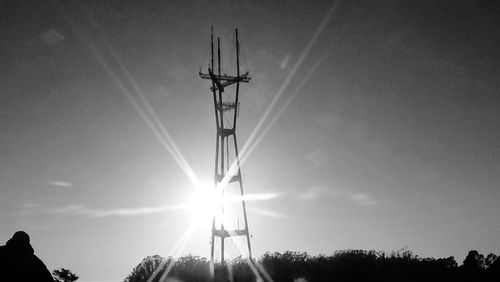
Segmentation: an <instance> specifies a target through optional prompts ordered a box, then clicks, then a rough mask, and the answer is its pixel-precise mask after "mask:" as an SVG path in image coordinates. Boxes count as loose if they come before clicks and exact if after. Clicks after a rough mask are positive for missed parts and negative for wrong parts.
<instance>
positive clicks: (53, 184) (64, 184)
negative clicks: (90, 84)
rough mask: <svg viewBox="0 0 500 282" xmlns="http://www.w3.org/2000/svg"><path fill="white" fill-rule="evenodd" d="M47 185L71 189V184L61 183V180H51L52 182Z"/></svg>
mask: <svg viewBox="0 0 500 282" xmlns="http://www.w3.org/2000/svg"><path fill="white" fill-rule="evenodd" d="M49 185H51V186H54V187H63V188H70V187H73V182H68V181H62V180H53V181H50V182H49Z"/></svg>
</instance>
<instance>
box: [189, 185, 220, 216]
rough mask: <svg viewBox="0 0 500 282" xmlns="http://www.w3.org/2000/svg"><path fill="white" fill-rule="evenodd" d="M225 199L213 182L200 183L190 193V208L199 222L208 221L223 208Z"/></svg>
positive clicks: (192, 214)
mask: <svg viewBox="0 0 500 282" xmlns="http://www.w3.org/2000/svg"><path fill="white" fill-rule="evenodd" d="M223 203H224V200H223V197H222V194H221V192H220V191H219V190H218V189H216V187H215V186H214V185H213V184H209V183H200V184H199V185H196V187H195V189H194V190H193V192H192V193H191V195H190V198H189V201H188V208H189V211H190V212H191V216H192V218H193V219H194V220H195V221H197V222H199V223H208V222H210V220H211V219H212V218H213V216H214V215H216V214H217V213H219V212H220V210H221V209H222V206H223Z"/></svg>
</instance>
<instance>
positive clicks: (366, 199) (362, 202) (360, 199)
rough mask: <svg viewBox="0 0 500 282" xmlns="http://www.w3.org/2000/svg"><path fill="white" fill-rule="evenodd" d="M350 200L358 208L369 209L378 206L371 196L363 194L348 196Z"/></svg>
mask: <svg viewBox="0 0 500 282" xmlns="http://www.w3.org/2000/svg"><path fill="white" fill-rule="evenodd" d="M350 199H351V200H352V201H353V202H354V203H356V204H357V205H359V206H363V207H371V206H375V205H377V204H378V202H377V201H376V200H374V199H373V198H372V197H371V196H369V195H367V194H365V193H354V194H352V195H350Z"/></svg>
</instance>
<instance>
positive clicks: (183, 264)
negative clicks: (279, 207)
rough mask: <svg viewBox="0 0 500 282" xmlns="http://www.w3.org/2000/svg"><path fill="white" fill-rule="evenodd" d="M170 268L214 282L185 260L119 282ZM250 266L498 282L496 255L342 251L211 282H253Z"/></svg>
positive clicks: (222, 269) (293, 257)
mask: <svg viewBox="0 0 500 282" xmlns="http://www.w3.org/2000/svg"><path fill="white" fill-rule="evenodd" d="M170 263H171V265H170V268H169V273H168V278H167V281H168V279H171V281H192V282H212V281H214V280H212V278H211V276H210V267H209V265H210V262H209V261H208V260H207V259H206V258H201V257H198V256H191V255H189V256H186V257H182V258H179V259H177V260H173V259H172V258H168V259H164V258H162V257H160V256H150V257H147V258H145V259H144V260H143V261H142V262H141V263H139V265H137V266H136V267H135V268H134V270H133V271H132V273H131V274H130V275H129V276H128V277H127V278H126V279H125V282H146V281H148V278H149V277H150V276H151V275H152V274H153V273H154V272H155V271H156V273H157V275H156V276H155V278H154V279H152V282H157V281H159V279H160V277H162V275H163V274H164V271H165V269H166V268H167V265H169V264H170ZM256 264H258V265H257V266H258V267H260V268H262V269H265V271H266V275H269V276H268V277H271V279H272V280H273V281H296V282H299V281H311V282H312V281H314V282H330V281H333V280H334V281H338V282H343V281H345V282H349V281H353V282H354V281H356V282H363V281H366V282H399V281H405V282H420V281H441V282H448V281H449V282H469V281H477V282H491V281H500V258H499V257H498V256H497V255H494V254H489V255H488V256H486V257H485V256H484V255H482V254H480V253H478V252H477V251H470V252H469V254H468V255H467V257H466V258H465V260H464V262H463V264H462V265H461V266H458V264H457V262H456V261H455V258H454V257H447V258H438V259H435V258H421V257H419V256H417V255H415V254H414V253H413V252H411V251H410V250H408V249H407V248H404V249H401V250H398V251H394V252H392V253H390V254H388V255H387V254H385V253H383V252H377V251H364V250H343V251H337V252H335V253H333V254H332V255H328V256H327V255H319V256H310V255H308V254H307V253H299V252H285V253H266V254H264V255H263V256H262V257H261V258H260V259H259V260H257V261H256V262H250V261H248V260H247V259H243V258H241V257H239V258H236V259H234V260H232V261H231V262H228V263H227V264H220V263H215V277H214V278H215V282H227V281H237V282H255V281H256V277H255V269H256V268H255V266H256ZM259 272H260V271H259ZM268 280H269V279H267V278H266V279H265V281H266V282H267V281H268Z"/></svg>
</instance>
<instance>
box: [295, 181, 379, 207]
mask: <svg viewBox="0 0 500 282" xmlns="http://www.w3.org/2000/svg"><path fill="white" fill-rule="evenodd" d="M325 197H329V198H333V197H336V198H339V199H343V200H348V201H351V202H353V203H354V204H356V205H359V206H362V207H372V206H376V205H378V204H379V202H378V201H377V200H376V199H375V198H374V197H373V196H371V195H369V194H367V193H363V192H350V191H349V190H347V189H337V190H333V189H331V188H329V187H326V186H311V187H309V188H307V189H306V190H305V191H304V192H302V193H300V194H299V195H298V198H299V199H301V200H306V201H311V200H316V199H318V198H325Z"/></svg>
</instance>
